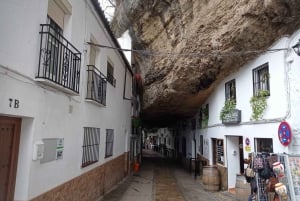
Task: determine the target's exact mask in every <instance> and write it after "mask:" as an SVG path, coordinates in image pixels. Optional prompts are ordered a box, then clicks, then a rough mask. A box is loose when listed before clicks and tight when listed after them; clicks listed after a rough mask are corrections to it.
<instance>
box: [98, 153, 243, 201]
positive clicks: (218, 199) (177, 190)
mask: <svg viewBox="0 0 300 201" xmlns="http://www.w3.org/2000/svg"><path fill="white" fill-rule="evenodd" d="M143 156H144V159H143V165H142V166H141V168H140V171H139V172H137V173H133V174H132V175H130V176H129V177H127V178H126V179H125V180H124V181H123V182H121V183H120V184H119V185H118V186H116V188H115V189H113V190H112V191H111V192H109V193H108V194H106V195H105V196H104V197H101V198H99V199H98V200H97V201H237V199H236V198H235V197H234V195H233V194H231V193H229V192H225V191H219V192H214V191H207V190H205V189H203V184H202V181H201V180H200V179H199V177H198V178H197V179H196V180H195V179H194V175H193V174H189V172H188V171H186V170H183V169H182V168H180V167H178V166H176V165H174V164H173V163H172V162H170V161H167V160H166V159H164V158H162V157H160V156H159V155H158V154H157V153H156V152H152V151H149V150H146V152H144V155H143ZM245 200H247V199H246V198H245Z"/></svg>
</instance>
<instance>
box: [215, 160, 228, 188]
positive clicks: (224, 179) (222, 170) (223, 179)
mask: <svg viewBox="0 0 300 201" xmlns="http://www.w3.org/2000/svg"><path fill="white" fill-rule="evenodd" d="M217 167H218V170H219V174H220V189H221V190H222V191H224V190H227V189H228V171H227V168H226V167H224V166H221V165H217Z"/></svg>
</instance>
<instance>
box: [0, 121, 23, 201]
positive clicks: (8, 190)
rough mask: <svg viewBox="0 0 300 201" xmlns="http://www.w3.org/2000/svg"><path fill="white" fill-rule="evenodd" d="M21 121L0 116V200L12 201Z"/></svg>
mask: <svg viewBox="0 0 300 201" xmlns="http://www.w3.org/2000/svg"><path fill="white" fill-rule="evenodd" d="M20 127H21V119H18V118H10V117H1V116H0V200H3V201H12V200H14V191H15V182H16V172H17V162H18V153H19V143H20Z"/></svg>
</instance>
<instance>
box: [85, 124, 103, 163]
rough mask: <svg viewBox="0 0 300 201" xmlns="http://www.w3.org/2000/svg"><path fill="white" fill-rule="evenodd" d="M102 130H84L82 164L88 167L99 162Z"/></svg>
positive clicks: (87, 128)
mask: <svg viewBox="0 0 300 201" xmlns="http://www.w3.org/2000/svg"><path fill="white" fill-rule="evenodd" d="M99 144H100V128H90V127H85V128H84V138H83V145H82V150H83V151H82V164H81V167H86V166H88V165H91V164H93V163H96V162H97V161H99V148H100V146H99Z"/></svg>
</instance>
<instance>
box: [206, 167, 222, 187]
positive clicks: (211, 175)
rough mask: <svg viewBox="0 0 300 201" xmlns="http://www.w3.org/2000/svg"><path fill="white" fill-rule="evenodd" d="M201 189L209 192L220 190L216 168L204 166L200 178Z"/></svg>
mask: <svg viewBox="0 0 300 201" xmlns="http://www.w3.org/2000/svg"><path fill="white" fill-rule="evenodd" d="M202 183H203V188H204V189H206V190H209V191H218V190H220V174H219V171H218V168H217V166H204V167H203V176H202Z"/></svg>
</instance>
